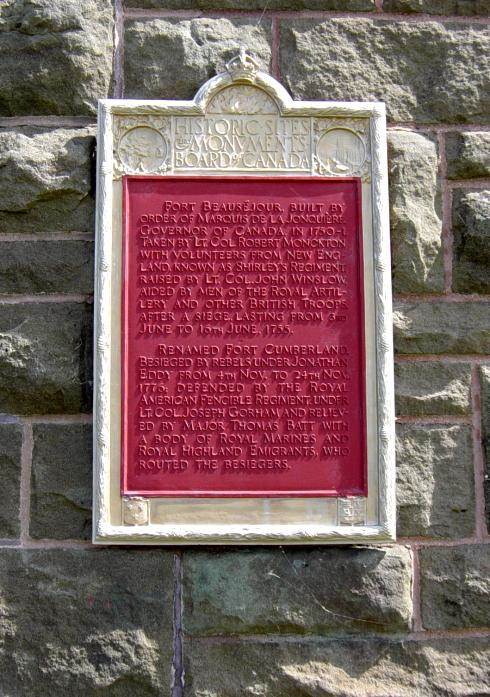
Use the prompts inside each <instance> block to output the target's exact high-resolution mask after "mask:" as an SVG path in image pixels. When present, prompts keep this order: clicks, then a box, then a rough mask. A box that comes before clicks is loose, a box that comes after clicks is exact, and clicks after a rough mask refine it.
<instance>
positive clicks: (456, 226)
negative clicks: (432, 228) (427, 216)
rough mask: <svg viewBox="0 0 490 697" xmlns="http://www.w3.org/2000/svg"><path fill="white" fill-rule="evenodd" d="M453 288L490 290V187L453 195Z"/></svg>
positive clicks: (488, 291) (476, 291)
mask: <svg viewBox="0 0 490 697" xmlns="http://www.w3.org/2000/svg"><path fill="white" fill-rule="evenodd" d="M453 233H454V245H453V248H454V259H453V288H454V290H457V291H460V292H462V293H490V190H487V191H469V192H465V191H456V192H454V197H453Z"/></svg>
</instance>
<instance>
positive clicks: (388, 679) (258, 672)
mask: <svg viewBox="0 0 490 697" xmlns="http://www.w3.org/2000/svg"><path fill="white" fill-rule="evenodd" d="M191 646H192V651H191V652H190V654H189V653H188V654H187V666H186V692H185V694H186V697H237V696H238V695H257V696H259V695H260V697H262V696H264V697H286V696H287V697H306V696H308V697H310V696H311V697H436V695H437V696H438V697H439V696H440V697H443V696H444V697H470V696H471V697H483V695H486V694H488V680H489V670H488V665H489V660H490V642H489V640H488V638H483V639H470V638H468V639H465V641H464V642H462V641H461V639H459V638H458V639H439V640H432V641H428V642H419V641H406V642H402V641H389V640H387V639H380V638H374V637H371V638H370V639H369V641H359V640H357V641H356V640H353V639H344V640H335V641H332V640H324V641H315V642H308V643H306V642H291V643H290V642H288V643H278V642H275V641H271V642H267V643H260V642H257V641H256V642H253V643H252V642H247V643H242V642H239V641H235V642H232V643H211V642H210V641H206V640H204V639H201V640H199V641H193V642H192V644H191Z"/></svg>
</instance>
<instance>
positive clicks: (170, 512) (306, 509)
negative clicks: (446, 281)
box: [94, 51, 394, 544]
mask: <svg viewBox="0 0 490 697" xmlns="http://www.w3.org/2000/svg"><path fill="white" fill-rule="evenodd" d="M385 140H386V139H385V115H384V106H383V105H382V104H379V103H372V102H370V103H334V102H294V101H293V100H292V99H291V98H290V96H289V95H288V93H287V92H286V91H285V90H284V88H283V87H282V86H281V85H280V84H279V83H278V82H277V81H276V80H274V79H273V78H272V77H271V76H269V75H267V74H266V73H263V72H261V71H260V70H259V68H258V65H257V64H256V62H255V60H254V59H253V57H251V56H250V55H248V54H247V53H245V52H243V51H242V52H241V53H240V54H239V55H238V56H237V57H236V58H234V59H232V60H231V61H230V62H229V63H228V65H227V68H226V71H225V72H224V73H222V74H220V75H217V76H216V77H215V78H213V79H211V80H209V81H208V82H207V83H206V84H205V85H204V86H203V87H202V88H201V89H200V90H199V92H198V94H197V95H196V97H195V99H194V100H193V101H190V102H184V101H172V100H169V101H136V100H103V101H101V102H100V106H99V150H98V152H99V156H98V201H97V259H96V279H97V284H96V345H95V366H96V370H95V378H96V379H95V410H94V411H95V418H94V430H95V438H94V458H95V474H94V485H95V486H94V541H95V542H100V543H104V544H107V543H118V542H120V543H128V542H131V543H142V544H165V543H168V544H170V543H172V544H174V543H178V544H186V543H189V544H196V543H201V544H206V543H232V544H237V543H260V544H273V543H279V544H280V543H289V544H295V543H296V544H304V543H310V542H311V543H319V542H320V543H329V542H331V543H336V544H338V543H349V542H360V541H361V542H371V541H372V542H380V541H384V540H391V539H393V537H394V433H393V431H394V406H393V377H392V339H391V291H390V262H389V233H388V219H387V191H386V189H387V180H386V177H387V173H386V152H385V150H386V142H385Z"/></svg>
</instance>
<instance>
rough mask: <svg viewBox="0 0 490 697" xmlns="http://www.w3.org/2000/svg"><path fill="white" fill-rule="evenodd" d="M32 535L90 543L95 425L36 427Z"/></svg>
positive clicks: (32, 484)
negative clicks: (93, 435) (87, 541)
mask: <svg viewBox="0 0 490 697" xmlns="http://www.w3.org/2000/svg"><path fill="white" fill-rule="evenodd" d="M33 436H34V447H33V452H32V469H31V511H30V521H29V535H30V536H31V537H34V538H54V539H58V540H60V539H61V540H62V539H83V540H89V539H90V538H91V533H92V425H91V424H56V423H54V424H38V425H34V427H33Z"/></svg>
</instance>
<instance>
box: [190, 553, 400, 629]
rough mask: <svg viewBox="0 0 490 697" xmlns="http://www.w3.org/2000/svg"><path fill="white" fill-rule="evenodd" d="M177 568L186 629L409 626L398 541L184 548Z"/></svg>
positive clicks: (373, 627) (385, 627) (378, 627)
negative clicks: (375, 545) (389, 544)
mask: <svg viewBox="0 0 490 697" xmlns="http://www.w3.org/2000/svg"><path fill="white" fill-rule="evenodd" d="M183 568H184V607H185V615H184V629H185V631H186V632H188V633H190V634H201V635H202V634H208V635H209V634H247V633H248V634H267V633H274V634H278V633H293V634H330V633H333V632H337V633H343V632H359V631H360V632H367V633H369V632H393V631H399V630H401V629H405V630H406V629H408V627H409V621H410V616H411V597H410V587H411V559H410V553H409V551H408V550H407V549H405V548H403V547H395V548H390V549H367V548H353V549H352V548H351V549H348V548H343V549H338V548H337V549H336V548H330V549H328V548H326V549H322V550H304V549H302V550H295V549H287V550H277V549H276V550H270V551H269V550H262V551H257V552H254V551H252V550H244V551H238V552H220V553H215V554H213V553H207V552H197V551H196V552H192V553H186V554H185V555H184V562H183ZM327 578H328V583H326V582H325V579H327ZM231 579H233V580H232V582H230V581H231Z"/></svg>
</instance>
